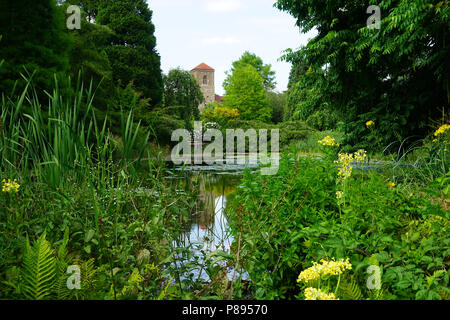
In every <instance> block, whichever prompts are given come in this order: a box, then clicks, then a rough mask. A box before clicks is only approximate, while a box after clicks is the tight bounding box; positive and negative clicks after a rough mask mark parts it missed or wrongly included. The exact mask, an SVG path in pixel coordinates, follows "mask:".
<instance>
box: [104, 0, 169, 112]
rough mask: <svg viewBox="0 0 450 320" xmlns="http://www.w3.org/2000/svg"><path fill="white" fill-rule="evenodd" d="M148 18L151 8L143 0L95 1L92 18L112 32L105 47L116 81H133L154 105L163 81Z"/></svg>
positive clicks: (119, 83) (149, 18) (158, 101)
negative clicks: (94, 17) (97, 6)
mask: <svg viewBox="0 0 450 320" xmlns="http://www.w3.org/2000/svg"><path fill="white" fill-rule="evenodd" d="M151 19H152V11H151V10H150V9H149V8H148V4H147V2H146V1H144V0H137V1H135V0H120V1H112V0H106V1H102V2H100V3H99V9H98V14H97V17H96V22H97V23H99V24H101V25H104V26H107V27H108V28H109V29H111V30H112V31H113V32H114V35H113V36H112V37H110V39H108V40H109V41H108V42H109V43H110V44H111V45H108V46H106V47H105V51H106V53H107V55H108V58H109V61H110V63H111V67H112V71H113V73H112V74H113V79H114V81H115V83H116V85H119V86H121V87H123V86H126V85H127V84H128V83H130V82H133V83H134V86H135V87H136V90H137V91H139V92H142V93H143V94H144V97H146V98H150V99H151V102H150V103H151V105H152V106H153V107H155V106H158V105H159V104H161V103H162V95H163V81H162V75H161V62H160V57H159V54H158V53H157V52H156V38H155V36H154V32H155V26H154V25H153V23H152V21H151Z"/></svg>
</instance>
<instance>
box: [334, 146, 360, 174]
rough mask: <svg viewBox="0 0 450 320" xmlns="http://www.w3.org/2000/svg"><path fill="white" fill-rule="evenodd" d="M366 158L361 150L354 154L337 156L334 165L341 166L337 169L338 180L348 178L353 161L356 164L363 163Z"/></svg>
mask: <svg viewBox="0 0 450 320" xmlns="http://www.w3.org/2000/svg"><path fill="white" fill-rule="evenodd" d="M366 158H367V152H366V151H365V150H363V149H361V150H358V151H357V152H355V153H354V154H349V153H340V154H339V155H338V160H337V161H335V163H339V164H340V165H341V167H340V168H338V180H340V181H343V180H346V179H348V178H350V176H351V175H352V171H353V167H352V166H351V164H352V163H353V161H355V162H356V163H358V162H364V161H365V160H366Z"/></svg>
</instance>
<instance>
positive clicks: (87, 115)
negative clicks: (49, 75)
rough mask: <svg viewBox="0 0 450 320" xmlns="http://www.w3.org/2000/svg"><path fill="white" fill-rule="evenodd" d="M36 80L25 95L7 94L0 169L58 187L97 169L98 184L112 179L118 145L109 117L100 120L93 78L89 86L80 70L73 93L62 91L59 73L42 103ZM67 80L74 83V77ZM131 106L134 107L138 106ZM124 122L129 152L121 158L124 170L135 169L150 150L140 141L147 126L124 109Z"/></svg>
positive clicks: (0, 135) (0, 117)
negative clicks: (140, 136) (86, 84)
mask: <svg viewBox="0 0 450 320" xmlns="http://www.w3.org/2000/svg"><path fill="white" fill-rule="evenodd" d="M31 79H32V78H29V79H26V85H25V87H24V89H23V90H22V92H21V93H20V94H17V95H13V96H12V97H7V96H5V95H3V96H2V99H1V111H0V112H1V113H0V121H1V126H0V130H1V131H0V157H1V159H2V161H1V164H0V166H1V170H0V171H1V172H2V173H3V174H4V175H8V176H17V175H20V174H21V173H26V174H25V175H24V174H22V177H20V178H22V179H23V180H27V179H32V180H38V181H42V182H46V183H48V184H49V185H51V186H53V187H55V188H56V187H60V186H62V184H63V183H64V182H67V181H72V182H73V181H76V180H79V179H81V178H86V177H91V174H92V169H93V168H96V170H95V174H96V176H95V177H91V178H92V180H95V182H96V183H97V184H110V183H113V182H114V181H113V180H114V178H113V172H112V171H113V170H114V167H115V164H114V161H113V160H114V159H113V154H114V152H115V151H116V148H117V147H116V145H117V144H116V143H114V142H115V141H114V138H113V136H112V135H111V134H110V132H109V130H108V129H107V120H108V119H105V121H104V122H103V123H102V124H98V122H97V120H96V117H95V112H94V108H93V100H94V89H93V86H92V83H91V84H90V86H89V87H88V88H85V87H84V84H83V83H82V81H81V75H79V77H78V79H77V83H76V86H75V89H74V92H72V93H69V94H63V93H62V90H61V89H60V87H59V83H58V80H57V79H56V77H55V85H54V89H53V92H52V93H51V94H50V93H48V92H46V95H47V98H48V101H47V103H46V104H43V103H42V102H41V101H40V100H39V98H38V95H37V94H36V90H35V89H34V88H33V86H32V80H31ZM68 85H69V87H71V80H70V78H69V79H68ZM129 107H130V110H133V105H131V106H129ZM121 122H122V136H123V143H124V148H123V149H124V151H123V153H122V157H121V159H119V160H120V162H122V163H121V167H122V170H123V169H124V168H125V170H130V172H134V171H135V166H136V164H139V163H140V161H139V160H140V159H139V157H140V156H141V155H142V152H143V150H144V149H145V145H142V146H138V145H137V136H138V135H139V133H140V130H142V129H141V127H140V124H137V125H135V124H134V123H133V114H132V111H130V112H129V114H128V115H125V113H124V112H122V113H121ZM147 137H148V135H147ZM136 149H137V150H138V152H137V158H138V159H133V158H132V157H133V155H134V153H133V152H132V151H133V150H136ZM116 165H117V163H116ZM116 167H117V166H116ZM30 173H31V174H30Z"/></svg>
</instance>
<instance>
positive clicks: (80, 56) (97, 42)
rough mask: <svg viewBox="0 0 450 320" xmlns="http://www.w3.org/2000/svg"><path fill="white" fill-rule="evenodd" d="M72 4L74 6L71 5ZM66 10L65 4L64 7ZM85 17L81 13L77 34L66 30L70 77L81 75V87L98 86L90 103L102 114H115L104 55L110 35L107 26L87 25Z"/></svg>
mask: <svg viewBox="0 0 450 320" xmlns="http://www.w3.org/2000/svg"><path fill="white" fill-rule="evenodd" d="M71 4H75V3H73V1H71ZM90 5H92V4H90ZM67 6H68V4H66V5H65V7H67ZM82 8H85V7H84V6H82ZM87 15H89V14H88V13H85V12H83V13H82V20H81V29H80V30H75V31H74V30H67V33H68V34H69V35H70V36H71V37H72V45H71V50H70V75H71V77H72V78H74V79H76V78H77V77H78V73H79V72H80V71H82V76H83V82H84V83H90V82H91V81H93V83H94V86H95V87H97V86H98V88H97V89H96V92H95V99H94V101H93V106H94V108H95V109H97V110H99V111H103V112H107V111H117V110H118V109H119V107H118V105H117V102H116V98H117V94H116V88H115V86H114V82H113V74H112V68H111V64H110V62H109V59H108V55H107V54H106V51H105V47H106V46H107V45H108V40H109V39H110V37H111V36H112V35H113V32H112V31H111V30H110V29H109V28H108V27H106V26H102V25H99V24H94V23H90V22H89V21H88V20H87ZM99 114H101V113H99ZM102 118H103V119H101V120H104V117H102Z"/></svg>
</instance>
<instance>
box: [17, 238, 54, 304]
mask: <svg viewBox="0 0 450 320" xmlns="http://www.w3.org/2000/svg"><path fill="white" fill-rule="evenodd" d="M55 268H56V259H55V257H54V256H53V250H52V248H51V246H50V243H49V242H48V241H47V240H46V239H45V232H44V233H43V234H42V235H41V236H40V237H39V239H38V240H37V241H36V242H35V243H34V245H33V246H31V245H30V243H29V241H28V239H27V243H26V247H25V253H24V257H23V273H22V277H23V281H24V283H23V291H24V295H25V297H26V298H27V299H31V300H41V299H44V298H46V297H48V296H50V295H51V293H52V290H53V286H54V284H55V271H56V270H55Z"/></svg>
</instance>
